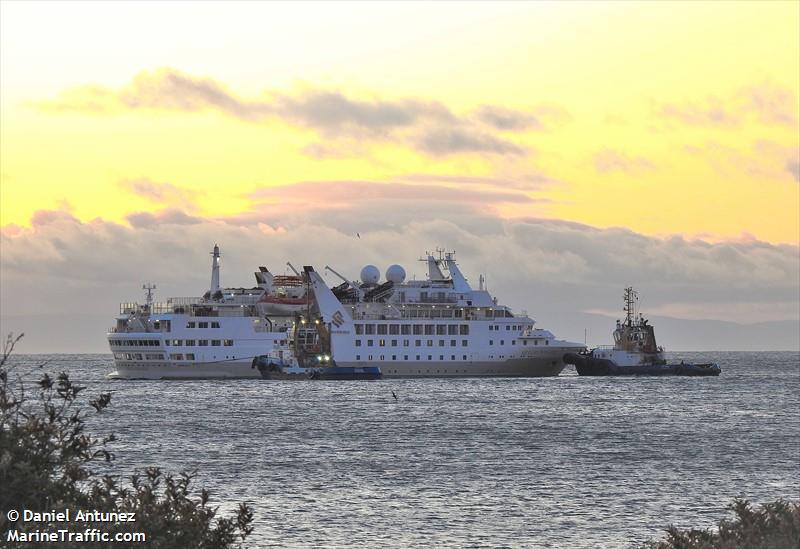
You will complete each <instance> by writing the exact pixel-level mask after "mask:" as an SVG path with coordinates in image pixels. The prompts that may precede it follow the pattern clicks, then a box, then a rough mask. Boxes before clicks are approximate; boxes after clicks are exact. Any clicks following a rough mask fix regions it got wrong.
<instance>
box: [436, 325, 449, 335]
mask: <svg viewBox="0 0 800 549" xmlns="http://www.w3.org/2000/svg"><path fill="white" fill-rule="evenodd" d="M436 335H440V336H443V335H447V326H445V325H444V324H439V325H437V326H436Z"/></svg>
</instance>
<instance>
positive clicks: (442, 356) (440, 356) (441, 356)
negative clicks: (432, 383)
mask: <svg viewBox="0 0 800 549" xmlns="http://www.w3.org/2000/svg"><path fill="white" fill-rule="evenodd" d="M439 360H444V355H439ZM429 371H430V370H429Z"/></svg>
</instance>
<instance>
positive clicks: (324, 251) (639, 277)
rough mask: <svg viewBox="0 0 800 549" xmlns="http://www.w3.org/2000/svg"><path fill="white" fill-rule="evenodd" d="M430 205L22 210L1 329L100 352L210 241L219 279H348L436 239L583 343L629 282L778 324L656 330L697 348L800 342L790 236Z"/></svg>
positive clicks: (6, 270) (663, 298)
mask: <svg viewBox="0 0 800 549" xmlns="http://www.w3.org/2000/svg"><path fill="white" fill-rule="evenodd" d="M278 199H279V195H278ZM445 204H446V203H444V202H441V201H440V202H436V203H432V204H429V205H427V206H426V205H420V206H419V207H417V206H415V207H413V208H412V207H410V206H408V207H399V206H398V202H397V201H396V200H387V199H385V197H375V199H373V200H370V201H368V202H362V203H358V204H355V205H351V206H345V205H339V206H333V207H328V208H316V209H313V208H312V209H310V210H308V211H302V210H297V211H294V212H292V211H291V209H289V210H287V213H284V214H282V213H281V212H280V210H279V209H275V210H272V211H269V212H264V213H253V214H251V215H250V216H249V217H246V216H242V217H241V218H238V219H237V218H228V219H225V220H209V219H202V218H192V217H191V216H188V214H185V213H183V212H180V211H178V210H165V211H161V212H144V213H142V214H139V216H138V217H135V218H134V219H132V220H131V224H132V226H131V227H128V226H124V225H120V224H116V223H112V222H107V221H103V220H99V219H98V220H94V221H91V222H86V223H82V222H79V221H78V220H76V219H75V218H73V217H72V216H71V215H70V214H68V213H65V212H60V211H55V212H54V211H42V212H37V214H36V215H35V216H34V219H33V228H32V229H22V230H19V229H18V230H11V229H9V228H6V229H5V230H4V232H3V235H2V242H0V244H2V251H3V254H2V264H0V280H2V285H1V286H0V292H1V294H0V296H1V297H2V303H3V306H2V324H3V326H2V330H3V331H4V332H6V331H11V330H14V331H19V330H20V329H25V330H28V331H29V332H30V333H29V336H28V338H27V340H26V345H25V349H24V350H27V351H28V352H36V351H40V352H57V351H64V352H67V351H105V350H106V348H105V343H104V332H105V330H106V328H107V326H108V325H109V324H110V322H111V320H112V318H113V316H114V314H115V313H116V311H117V305H118V302H120V301H127V300H135V299H137V298H139V297H140V296H139V294H140V290H139V288H140V287H141V284H142V283H143V282H155V283H157V284H158V286H159V290H158V293H159V296H160V297H164V296H167V295H179V296H183V295H198V294H201V293H202V292H203V291H204V290H205V289H206V286H207V285H208V278H209V268H208V267H209V266H208V263H209V258H208V253H207V252H208V251H209V250H210V248H211V247H212V246H213V244H214V243H215V242H218V243H219V244H220V245H221V247H222V252H223V271H222V276H223V283H225V284H228V285H236V286H248V287H249V286H251V285H252V284H253V281H252V274H251V273H252V271H253V270H254V269H255V268H256V267H257V266H258V265H267V266H268V267H269V268H270V269H272V270H273V271H276V272H279V273H280V272H283V271H284V269H285V267H284V265H285V262H286V261H287V260H290V261H292V262H293V263H294V264H295V265H303V264H313V265H315V266H317V268H318V269H321V268H322V267H323V266H324V265H326V264H329V265H331V266H333V267H334V268H336V269H337V270H339V271H340V272H342V273H345V274H347V275H348V276H351V277H356V276H357V274H358V272H359V270H360V268H361V266H363V265H365V264H367V263H373V264H375V265H378V266H379V267H381V268H382V269H383V268H385V267H386V266H388V265H389V264H390V263H401V264H403V265H404V266H405V267H406V270H407V271H408V272H409V273H410V274H414V273H416V275H417V276H422V275H423V272H424V271H423V269H422V268H421V266H420V265H419V264H417V262H416V259H417V258H419V256H420V254H422V253H423V252H424V250H426V249H431V248H433V247H434V246H437V245H440V246H445V247H446V248H448V249H454V250H456V252H457V257H458V258H459V262H460V264H461V265H462V268H463V270H464V271H465V273H466V274H467V276H468V277H469V278H470V279H471V280H472V281H473V283H474V282H476V281H477V277H478V274H479V273H483V274H485V275H486V277H487V282H488V285H489V288H490V290H491V291H492V293H494V294H496V295H497V296H498V298H499V300H500V301H501V302H502V303H508V304H511V305H513V306H514V308H515V309H516V310H518V311H519V310H523V309H524V310H527V311H528V312H529V313H530V314H531V315H532V316H533V317H534V318H536V319H538V321H539V324H540V325H542V326H544V327H546V328H549V329H553V330H554V331H555V332H556V333H557V334H558V335H560V336H563V337H568V338H571V339H573V340H579V341H580V340H582V339H583V329H584V327H586V326H591V327H592V330H593V333H595V332H596V333H597V334H598V335H597V336H596V339H595V342H596V343H606V342H607V341H606V340H607V338H608V334H609V333H610V331H611V327H612V325H613V319H611V318H604V317H596V315H595V317H596V318H595V319H594V320H592V319H591V318H590V316H591V315H589V316H587V313H586V312H587V311H593V310H607V311H616V310H619V308H620V304H619V297H620V292H621V288H622V287H623V286H625V285H627V284H633V285H634V286H637V287H638V288H639V289H640V290H641V295H642V298H643V301H642V306H643V311H645V312H647V311H648V309H652V310H654V311H659V312H662V314H663V311H670V314H671V315H672V316H673V317H680V316H681V314H682V313H681V304H687V303H688V304H692V308H691V310H690V311H687V312H686V316H685V318H687V319H692V320H691V322H690V321H689V320H687V321H685V322H681V321H677V320H676V321H675V323H677V324H676V325H679V326H688V325H690V324H691V325H692V326H694V327H696V329H702V326H703V324H702V321H701V320H696V319H697V318H698V315H699V317H700V318H703V317H704V311H703V310H704V309H706V308H707V310H708V315H707V318H710V319H714V318H717V319H718V318H720V316H721V315H729V314H730V311H739V312H740V316H739V317H733V316H731V317H730V318H729V320H732V321H736V322H740V323H748V322H754V321H757V320H771V321H773V324H774V326H775V327H774V330H773V332H771V333H772V334H773V335H775V334H777V336H776V337H773V338H772V339H769V338H767V339H763V338H752V334H755V333H757V332H758V331H757V330H754V329H753V328H752V326H751V327H749V328H748V326H744V325H739V324H732V323H727V324H726V326H728V328H730V329H726V330H722V331H720V330H716V331H713V330H712V331H710V332H709V333H714V334H717V335H715V336H714V337H710V339H708V340H703V339H702V338H701V339H695V340H691V339H686V338H685V337H684V336H682V335H680V334H681V333H682V332H681V331H680V330H673V331H667V332H666V333H660V335H661V341H662V343H663V344H665V345H667V346H668V347H670V348H673V349H681V348H682V349H687V348H688V346H694V348H697V341H706V348H708V349H726V348H727V349H742V348H745V349H747V348H749V349H763V348H784V349H786V348H788V349H798V348H800V342H798V335H797V332H796V331H794V330H791V329H789V328H791V327H793V326H795V325H796V324H797V316H798V314H799V313H800V288H798V280H799V279H800V256H799V255H798V253H799V252H798V248H797V247H796V246H785V245H771V244H767V243H763V242H758V241H755V242H741V243H739V242H728V243H720V244H710V243H706V242H702V241H689V240H685V239H683V238H680V237H673V238H667V239H658V238H651V237H647V236H644V235H641V234H637V233H635V232H632V231H629V230H626V229H619V228H611V229H597V228H593V227H589V226H586V225H581V224H579V223H572V222H564V221H557V220H546V219H518V220H503V219H500V218H498V217H495V216H493V215H491V213H487V212H482V211H481V207H480V205H479V204H470V203H463V204H460V205H457V206H456V207H453V208H449V207H448V206H446V205H445ZM397 210H401V211H400V212H398V211H397ZM187 218H190V219H189V220H188V221H187ZM134 220H135V222H134ZM356 232H359V233H360V235H361V236H360V238H358V237H356ZM335 282H336V281H335V280H331V284H334V283H335ZM771 304H776V305H780V306H776V307H774V309H775V311H776V314H778V315H779V316H777V317H775V318H770V317H764V311H770V310H771V307H770V305H771ZM787 304H788V306H787ZM792 305H793V306H792ZM698 307H699V308H700V311H699V312H698ZM750 310H751V311H753V315H750V314H748V311H750ZM75 311H80V312H81V314H82V315H87V316H86V317H85V319H86V320H85V322H86V324H85V326H84V329H83V330H80V331H75V330H73V331H68V330H60V329H59V326H60V325H63V324H64V323H65V322H66V323H72V324H74V323H75V322H82V321H81V320H80V318H84V317H80V318H78V319H77V320H76V319H75V317H73V316H72V315H73V313H74V312H75ZM756 312H757V313H758V316H756V315H755V313H756ZM31 319H36V321H35V322H33V321H32V320H31ZM104 319H105V320H104ZM598 319H599V320H598ZM716 322H718V321H716ZM692 323H693V324H692ZM698 323H699V324H698ZM709 326H710V325H709ZM787 326H788V327H789V328H787ZM686 333H688V332H686ZM64 334H69V335H68V336H65V335H64ZM726 334H727V335H726ZM751 338H752V339H751Z"/></svg>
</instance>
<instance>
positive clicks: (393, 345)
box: [392, 339, 397, 347]
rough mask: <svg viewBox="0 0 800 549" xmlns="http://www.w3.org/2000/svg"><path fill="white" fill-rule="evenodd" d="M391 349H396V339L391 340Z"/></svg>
mask: <svg viewBox="0 0 800 549" xmlns="http://www.w3.org/2000/svg"><path fill="white" fill-rule="evenodd" d="M392 347H397V340H396V339H393V340H392Z"/></svg>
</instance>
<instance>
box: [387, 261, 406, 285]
mask: <svg viewBox="0 0 800 549" xmlns="http://www.w3.org/2000/svg"><path fill="white" fill-rule="evenodd" d="M405 279H406V270H405V269H404V268H403V267H401V266H400V265H391V266H390V267H389V268H388V269H386V280H388V281H389V282H394V283H395V284H402V283H403V281H404V280H405Z"/></svg>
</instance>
